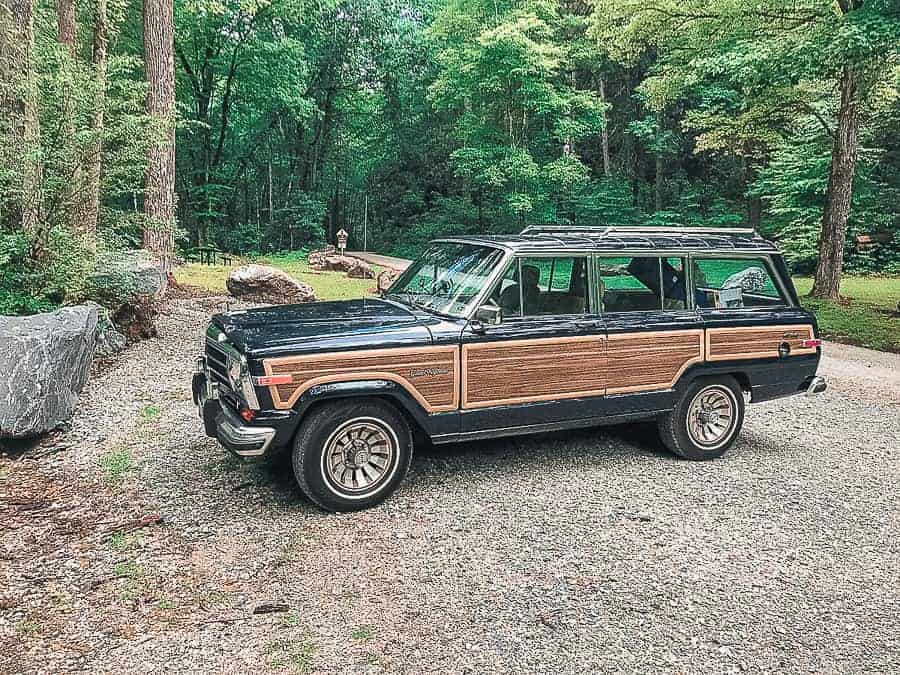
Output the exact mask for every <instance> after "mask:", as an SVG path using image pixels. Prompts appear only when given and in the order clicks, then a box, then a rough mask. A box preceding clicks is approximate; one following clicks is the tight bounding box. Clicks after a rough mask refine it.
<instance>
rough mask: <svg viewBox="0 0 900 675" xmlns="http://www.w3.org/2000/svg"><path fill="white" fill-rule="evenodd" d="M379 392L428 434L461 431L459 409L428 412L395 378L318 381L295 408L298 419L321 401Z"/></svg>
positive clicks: (304, 394)
mask: <svg viewBox="0 0 900 675" xmlns="http://www.w3.org/2000/svg"><path fill="white" fill-rule="evenodd" d="M366 396H377V397H381V398H389V399H391V401H392V402H393V403H394V404H396V405H397V406H398V407H399V408H401V409H402V410H403V411H404V412H406V413H407V414H408V415H409V416H410V417H411V418H412V419H413V421H414V422H415V423H416V425H418V426H419V427H420V428H421V429H422V430H423V431H424V432H425V433H426V434H427V435H429V436H431V435H433V434H439V433H452V432H455V431H458V425H459V412H458V411H453V412H444V413H431V414H429V413H428V412H427V411H426V410H425V408H424V407H422V404H421V403H420V402H419V401H418V400H416V398H415V397H413V396H412V395H411V394H410V393H409V392H408V391H407V390H406V389H405V388H404V387H403V386H402V385H401V384H399V383H397V382H394V381H392V380H378V379H373V380H347V381H343V382H328V383H325V384H317V385H314V386H312V387H310V388H309V389H307V390H306V391H304V392H303V393H302V394H301V395H300V398H298V399H297V402H296V403H295V404H294V407H293V410H294V412H295V413H296V419H297V422H298V423H299V422H300V421H301V420H302V419H303V418H304V417H305V415H306V412H307V411H308V410H309V408H310V407H311V406H312V405H313V404H315V403H319V402H321V401H327V400H332V399H345V398H354V397H366Z"/></svg>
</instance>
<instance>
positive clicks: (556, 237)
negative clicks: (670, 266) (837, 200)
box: [448, 225, 778, 253]
mask: <svg viewBox="0 0 900 675" xmlns="http://www.w3.org/2000/svg"><path fill="white" fill-rule="evenodd" d="M448 239H453V240H454V241H465V242H468V243H472V244H482V245H486V246H502V247H503V248H507V249H512V250H514V251H516V252H523V253H541V252H554V251H559V250H565V251H635V250H646V251H696V252H701V251H717V252H718V251H734V252H736V253H741V252H745V253H754V252H762V253H777V252H778V249H777V248H776V247H775V245H774V244H773V243H772V242H770V241H768V240H766V239H763V238H762V237H761V236H760V235H759V234H758V233H757V232H755V231H754V230H752V229H743V228H703V227H628V226H609V227H607V226H577V227H576V226H563V225H550V226H544V225H533V226H530V227H526V228H525V229H524V230H523V231H522V232H521V233H520V234H510V235H490V236H468V237H452V238H448Z"/></svg>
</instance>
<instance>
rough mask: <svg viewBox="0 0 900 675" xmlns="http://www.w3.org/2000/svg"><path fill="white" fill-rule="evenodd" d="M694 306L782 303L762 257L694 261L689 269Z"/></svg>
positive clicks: (737, 306) (719, 306) (782, 300)
mask: <svg viewBox="0 0 900 675" xmlns="http://www.w3.org/2000/svg"><path fill="white" fill-rule="evenodd" d="M692 276H693V279H694V295H695V302H696V304H697V306H698V307H707V308H712V307H716V308H720V309H740V308H743V307H766V306H773V305H783V304H785V301H784V298H783V297H782V295H781V293H780V292H779V291H778V288H777V287H776V286H775V283H774V281H773V280H772V276H771V274H769V268H768V266H767V265H766V261H765V259H763V258H698V259H694V266H693V269H692Z"/></svg>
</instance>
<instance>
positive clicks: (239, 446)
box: [216, 407, 275, 457]
mask: <svg viewBox="0 0 900 675" xmlns="http://www.w3.org/2000/svg"><path fill="white" fill-rule="evenodd" d="M216 436H217V437H218V439H219V442H220V443H221V444H222V445H223V446H225V447H226V448H227V449H228V450H231V452H233V453H234V454H236V455H239V456H241V457H261V456H262V455H264V454H266V450H268V449H269V446H270V445H272V441H273V440H275V429H274V428H273V427H250V426H246V425H245V424H242V423H241V419H240V418H239V417H238V416H237V415H235V414H234V413H233V412H231V411H230V410H229V409H228V408H226V407H222V411H221V412H220V413H219V414H218V415H217V416H216Z"/></svg>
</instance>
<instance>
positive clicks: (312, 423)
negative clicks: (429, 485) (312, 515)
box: [293, 399, 413, 511]
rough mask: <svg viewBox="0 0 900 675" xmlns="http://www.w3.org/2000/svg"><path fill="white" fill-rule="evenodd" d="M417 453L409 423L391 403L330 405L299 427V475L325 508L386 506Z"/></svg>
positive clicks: (296, 468) (307, 490)
mask: <svg viewBox="0 0 900 675" xmlns="http://www.w3.org/2000/svg"><path fill="white" fill-rule="evenodd" d="M412 452H413V440H412V433H411V431H410V428H409V424H408V423H407V421H406V419H405V418H404V417H403V415H402V414H400V413H399V412H398V411H397V409H396V408H395V407H394V406H392V405H391V404H390V403H387V402H386V401H380V400H373V399H358V400H349V401H341V402H337V403H330V404H326V405H325V406H323V407H321V408H319V409H318V410H315V411H314V412H313V413H312V414H311V415H310V416H309V417H308V418H307V419H306V420H304V422H303V424H302V425H301V427H300V429H299V430H298V431H297V437H296V439H295V440H294V451H293V466H294V476H295V477H296V479H297V483H298V484H299V485H300V489H302V490H303V492H304V493H305V494H306V495H307V496H308V497H309V498H310V499H311V500H312V501H313V502H315V503H316V504H317V505H319V506H320V507H322V508H323V509H325V510H327V511H359V510H361V509H366V508H369V507H371V506H375V505H376V504H380V503H381V502H383V501H384V500H385V499H387V498H388V496H390V495H391V493H393V492H394V490H396V489H397V486H398V485H399V484H400V482H401V481H402V480H403V478H404V477H405V476H406V472H407V471H408V470H409V465H410V462H411V461H412Z"/></svg>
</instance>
